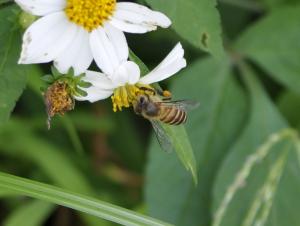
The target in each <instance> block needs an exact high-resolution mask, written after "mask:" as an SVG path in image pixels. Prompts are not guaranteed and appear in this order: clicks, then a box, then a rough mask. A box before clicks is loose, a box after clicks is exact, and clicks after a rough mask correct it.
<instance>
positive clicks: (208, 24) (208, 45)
mask: <svg viewBox="0 0 300 226" xmlns="http://www.w3.org/2000/svg"><path fill="white" fill-rule="evenodd" d="M146 2H147V3H148V4H149V5H150V6H151V7H152V8H153V9H155V10H158V11H161V12H163V13H165V14H166V15H167V16H168V17H170V19H171V21H172V27H173V28H174V29H175V31H176V32H177V33H178V34H179V35H180V36H182V37H183V38H184V39H186V40H187V41H189V42H190V43H191V44H193V45H194V46H196V47H198V48H200V49H202V50H205V51H207V52H210V53H211V54H213V55H214V56H216V57H218V58H221V57H223V54H224V50H223V43H222V38H221V33H222V29H221V21H220V16H219V13H218V10H217V8H216V5H217V3H216V0H201V1H199V0H188V1H186V0H163V1H162V0H146Z"/></svg>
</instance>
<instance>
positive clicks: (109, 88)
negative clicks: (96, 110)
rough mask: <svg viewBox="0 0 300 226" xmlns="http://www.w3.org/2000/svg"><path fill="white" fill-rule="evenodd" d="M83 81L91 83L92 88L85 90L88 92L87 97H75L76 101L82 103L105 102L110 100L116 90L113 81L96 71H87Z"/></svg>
mask: <svg viewBox="0 0 300 226" xmlns="http://www.w3.org/2000/svg"><path fill="white" fill-rule="evenodd" d="M83 80H84V81H86V82H90V83H91V84H92V86H91V87H89V88H86V89H83V90H84V91H86V92H87V94H88V95H87V96H85V97H75V98H76V100H80V101H85V100H87V101H90V102H96V101H98V100H103V99H106V98H108V97H109V96H111V95H112V94H113V91H114V89H115V88H116V87H115V86H114V84H113V83H112V81H111V80H110V79H108V78H107V76H106V75H105V74H102V73H99V72H95V71H87V72H86V74H85V77H83Z"/></svg>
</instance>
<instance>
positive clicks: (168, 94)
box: [162, 90, 172, 98]
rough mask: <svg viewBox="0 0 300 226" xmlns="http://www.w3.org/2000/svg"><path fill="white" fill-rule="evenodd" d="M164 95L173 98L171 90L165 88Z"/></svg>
mask: <svg viewBox="0 0 300 226" xmlns="http://www.w3.org/2000/svg"><path fill="white" fill-rule="evenodd" d="M162 95H163V96H164V97H166V98H171V97H172V93H171V92H170V91H169V90H164V91H163V93H162Z"/></svg>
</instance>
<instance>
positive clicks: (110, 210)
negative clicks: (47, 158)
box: [0, 173, 170, 226]
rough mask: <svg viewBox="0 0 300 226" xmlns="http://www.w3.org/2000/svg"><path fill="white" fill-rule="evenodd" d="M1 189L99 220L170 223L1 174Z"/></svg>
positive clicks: (164, 225)
mask: <svg viewBox="0 0 300 226" xmlns="http://www.w3.org/2000/svg"><path fill="white" fill-rule="evenodd" d="M0 188H5V189H9V190H12V191H16V192H18V193H19V194H20V195H26V196H29V197H32V198H36V199H39V200H43V201H46V202H50V203H55V204H57V205H62V206H65V207H69V208H72V209H74V210H78V211H81V212H84V213H87V214H90V215H93V216H96V217H99V218H103V219H106V220H109V221H112V222H116V223H119V224H122V225H128V226H146V225H149V226H167V225H170V224H168V223H164V222H162V221H159V220H156V219H154V218H150V217H147V216H143V215H141V214H138V213H135V212H133V211H130V210H126V209H124V208H121V207H118V206H115V205H112V204H109V203H106V202H103V201H100V200H97V199H93V198H90V197H88V196H84V195H81V194H78V193H73V192H70V191H68V190H64V189H60V188H58V187H54V186H50V185H47V184H43V183H38V182H36V181H32V180H28V179H24V178H21V177H16V176H12V175H9V174H6V173H0Z"/></svg>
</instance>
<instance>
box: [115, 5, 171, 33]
mask: <svg viewBox="0 0 300 226" xmlns="http://www.w3.org/2000/svg"><path fill="white" fill-rule="evenodd" d="M110 23H111V24H112V25H114V26H115V27H117V28H119V29H120V30H122V31H125V32H130V33H145V32H148V31H153V30H156V29H157V27H158V26H160V27H163V28H167V27H169V26H170V25H171V21H170V19H169V18H168V17H167V16H165V15H164V14H163V13H160V12H157V11H153V10H151V9H149V8H147V7H145V6H143V5H139V4H136V3H131V2H120V3H117V9H116V11H115V13H114V15H113V16H112V18H111V20H110Z"/></svg>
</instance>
